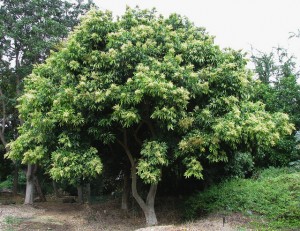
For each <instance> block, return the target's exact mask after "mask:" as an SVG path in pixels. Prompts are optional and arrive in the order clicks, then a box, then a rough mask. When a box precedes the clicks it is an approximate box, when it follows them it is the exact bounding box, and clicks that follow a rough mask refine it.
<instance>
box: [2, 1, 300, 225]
mask: <svg viewBox="0 0 300 231" xmlns="http://www.w3.org/2000/svg"><path fill="white" fill-rule="evenodd" d="M91 6H93V3H92V2H91V1H87V2H84V1H82V0H78V1H75V2H73V3H70V2H68V1H61V0H51V1H45V0H41V1H35V0H32V1H31V0H30V1H16V0H2V1H1V0H0V58H1V60H0V77H1V79H0V108H1V109H0V123H1V124H0V141H1V144H2V145H1V146H0V148H1V150H0V151H1V152H0V161H1V162H0V181H2V182H0V189H3V188H12V189H13V191H14V194H15V195H16V193H17V185H18V184H19V185H22V184H24V180H25V176H24V173H23V172H24V171H23V170H25V168H26V170H27V175H26V195H25V204H32V203H33V202H34V193H35V192H36V193H37V194H38V195H39V198H40V200H43V199H45V197H44V195H43V191H44V192H46V193H49V192H52V191H53V192H54V194H55V195H56V196H59V190H58V188H60V189H63V190H65V191H69V192H70V193H72V194H76V193H77V195H78V202H80V203H81V202H83V195H84V194H87V201H88V202H90V201H91V198H90V194H91V193H94V195H95V196H99V195H100V194H103V193H107V194H108V193H116V194H118V193H119V192H120V191H122V196H121V197H122V209H125V210H128V209H129V207H130V205H129V197H130V194H131V195H132V197H133V198H134V199H135V201H136V203H137V204H138V205H139V207H140V208H141V210H142V211H143V213H144V215H145V218H146V223H147V224H148V225H156V224H157V218H156V213H155V209H154V207H155V206H154V204H155V197H156V195H157V194H158V195H162V194H164V196H171V195H172V196H173V195H175V196H178V195H179V194H181V193H182V192H180V190H181V188H184V190H185V192H184V193H186V194H188V193H190V192H194V191H195V189H196V188H197V189H204V188H209V189H207V190H206V191H204V192H203V193H199V194H197V195H195V196H194V197H192V198H191V199H190V200H189V201H188V202H187V204H186V211H187V213H186V215H187V216H188V217H196V216H197V214H198V213H199V212H200V213H208V212H213V211H216V210H225V211H243V212H245V211H246V212H247V211H248V213H252V214H255V215H259V216H264V217H266V218H268V219H270V220H274V222H272V223H271V226H272V227H277V226H278V227H283V226H284V225H287V226H288V227H297V225H299V223H297V219H298V218H299V212H297V206H298V208H299V203H298V202H297V196H298V197H299V195H298V194H299V187H298V186H299V180H298V179H297V177H298V178H299V171H298V170H297V168H298V167H299V161H300V148H299V140H300V138H299V137H300V136H299V129H300V120H299V113H300V106H299V105H300V101H299V100H300V98H299V97H300V94H299V93H300V85H299V84H298V82H297V78H298V72H297V70H296V68H295V60H294V57H292V56H289V54H288V53H287V52H286V50H285V49H283V48H277V49H274V51H272V52H271V53H269V54H268V53H262V52H256V53H253V56H252V62H253V63H254V65H255V73H256V75H257V77H258V81H256V80H254V79H255V78H254V77H253V73H252V72H251V71H250V70H248V69H247V67H246V64H247V60H246V59H245V55H244V54H243V53H242V52H241V51H235V50H232V49H229V48H228V49H224V50H222V49H220V48H219V47H218V46H217V45H216V44H214V39H213V37H212V36H210V35H209V34H208V33H207V32H206V30H205V29H204V28H198V27H196V26H195V25H194V24H193V23H192V22H190V21H189V20H188V19H187V18H185V17H182V16H180V15H177V14H172V15H170V16H169V17H167V18H165V17H163V16H160V15H157V13H156V12H155V10H140V9H139V8H135V9H130V8H128V9H127V10H126V12H125V14H124V15H123V16H121V17H119V18H117V19H114V18H113V16H112V14H111V12H102V11H97V10H96V9H94V10H91V11H90V12H89V13H88V14H87V15H86V16H84V17H83V18H82V20H81V23H80V24H79V25H77V23H78V22H79V16H80V15H82V14H84V13H85V12H87V10H88V9H90V8H91ZM75 25H77V26H75ZM70 31H72V32H70ZM50 50H52V51H50ZM16 106H17V108H16ZM296 131H298V133H296V134H295V133H294V132H296ZM7 143H9V144H7ZM5 153H6V155H5ZM4 156H5V157H8V159H4ZM287 165H290V168H284V167H285V166H287ZM270 166H276V167H283V168H281V169H279V170H278V169H274V168H269V169H268V170H263V171H262V172H259V173H256V172H257V171H258V170H257V169H262V168H268V167H270ZM20 169H22V171H21V170H20ZM19 172H22V173H23V175H22V174H21V175H20V174H19ZM101 174H102V175H101ZM242 178H250V179H242ZM41 179H42V181H41V182H43V183H42V184H40V180H41ZM193 179H197V180H199V179H200V180H202V181H200V183H199V181H195V180H193ZM234 179H235V180H234ZM284 179H285V180H284ZM220 181H223V183H220V184H217V185H216V183H219V182H220ZM121 182H122V183H121ZM183 182H187V183H183ZM121 184H123V185H122V186H121ZM183 185H184V186H183ZM279 185H280V188H278V187H277V186H279ZM185 186H187V187H185ZM52 187H53V189H52ZM158 188H160V190H159V191H158V190H157V189H158ZM76 191H77V192H76ZM160 191H161V194H160ZM116 194H114V195H116ZM262 195H263V196H262ZM100 196H103V195H100ZM272 201H275V204H276V205H274V203H273V202H272ZM285 202H288V203H285ZM275 221H276V222H277V223H276V222H275Z"/></svg>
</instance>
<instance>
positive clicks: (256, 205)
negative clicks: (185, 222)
mask: <svg viewBox="0 0 300 231" xmlns="http://www.w3.org/2000/svg"><path fill="white" fill-rule="evenodd" d="M216 211H225V212H226V211H227V212H228V211H232V212H243V213H245V214H246V213H248V214H256V215H258V216H263V217H265V218H267V219H268V220H269V224H270V225H271V226H273V227H279V228H280V227H281V228H282V227H290V228H300V172H298V171H297V170H296V169H295V168H281V169H275V168H270V169H266V170H264V171H262V172H261V173H260V174H259V176H258V178H257V179H232V180H229V181H226V182H223V183H221V184H219V185H215V186H212V187H211V188H209V189H207V190H205V191H203V192H198V193H197V194H195V195H194V196H192V197H190V198H189V199H188V200H187V202H186V203H185V216H186V218H196V217H198V216H201V215H203V214H207V213H211V212H216Z"/></svg>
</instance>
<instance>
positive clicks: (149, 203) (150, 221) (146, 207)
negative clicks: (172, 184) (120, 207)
mask: <svg viewBox="0 0 300 231" xmlns="http://www.w3.org/2000/svg"><path fill="white" fill-rule="evenodd" d="M136 183H137V175H136V166H135V165H134V166H133V167H132V182H131V189H132V196H133V197H134V199H135V200H136V201H137V203H138V204H139V206H140V207H141V209H142V210H143V212H144V215H145V218H146V225H147V226H154V225H157V224H158V222H157V218H156V213H155V209H154V202H155V196H156V191H157V184H151V186H150V189H149V192H148V196H147V200H146V203H145V202H144V200H143V199H142V198H141V197H140V195H139V194H138V192H137V185H136Z"/></svg>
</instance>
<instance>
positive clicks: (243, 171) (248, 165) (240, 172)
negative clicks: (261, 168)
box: [225, 152, 254, 178]
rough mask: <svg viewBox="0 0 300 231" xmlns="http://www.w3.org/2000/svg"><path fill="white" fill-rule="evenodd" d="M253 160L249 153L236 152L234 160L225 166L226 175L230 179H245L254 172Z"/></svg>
mask: <svg viewBox="0 0 300 231" xmlns="http://www.w3.org/2000/svg"><path fill="white" fill-rule="evenodd" d="M253 159H254V158H253V156H252V154H251V153H249V152H235V153H234V155H233V157H232V159H231V160H229V161H228V163H226V165H225V170H226V173H227V174H228V175H229V176H230V177H236V178H245V177H246V175H248V174H249V173H251V172H252V171H253V170H254V160H253Z"/></svg>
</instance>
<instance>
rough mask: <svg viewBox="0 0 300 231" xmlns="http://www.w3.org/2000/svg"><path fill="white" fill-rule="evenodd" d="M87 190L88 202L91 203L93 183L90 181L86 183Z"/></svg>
mask: <svg viewBox="0 0 300 231" xmlns="http://www.w3.org/2000/svg"><path fill="white" fill-rule="evenodd" d="M85 190H86V200H87V203H89V204H91V202H92V199H91V184H90V183H87V184H86V185H85Z"/></svg>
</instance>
